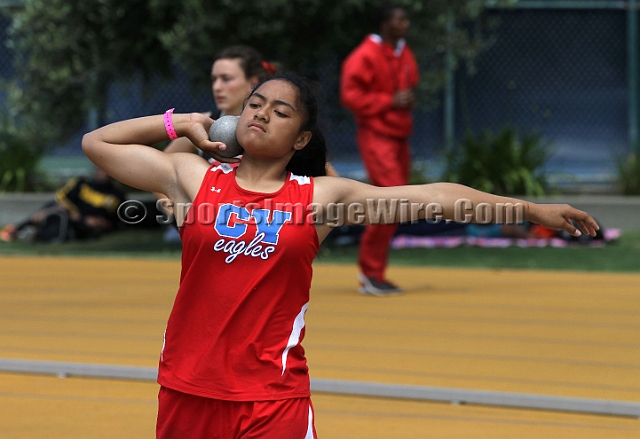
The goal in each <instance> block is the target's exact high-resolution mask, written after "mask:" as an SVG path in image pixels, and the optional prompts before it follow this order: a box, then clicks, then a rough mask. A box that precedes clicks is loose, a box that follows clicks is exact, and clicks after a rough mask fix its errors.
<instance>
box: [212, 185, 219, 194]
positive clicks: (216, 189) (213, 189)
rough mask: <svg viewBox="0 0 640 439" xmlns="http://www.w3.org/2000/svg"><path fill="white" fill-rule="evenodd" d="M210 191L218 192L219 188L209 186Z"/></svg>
mask: <svg viewBox="0 0 640 439" xmlns="http://www.w3.org/2000/svg"><path fill="white" fill-rule="evenodd" d="M211 192H216V193H220V188H216V187H215V186H211Z"/></svg>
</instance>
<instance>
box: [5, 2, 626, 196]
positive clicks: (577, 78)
mask: <svg viewBox="0 0 640 439" xmlns="http://www.w3.org/2000/svg"><path fill="white" fill-rule="evenodd" d="M560 4H561V6H562V7H560V8H557V7H552V6H553V5H555V6H558V5H560ZM627 4H628V2H623V1H615V2H607V3H606V5H605V3H604V2H585V1H562V2H560V1H557V2H548V1H547V2H535V1H534V2H532V1H529V2H527V1H524V0H523V1H521V2H520V3H519V7H517V8H512V9H492V10H489V11H488V12H487V13H488V14H490V15H492V16H494V17H496V18H498V19H499V23H500V25H499V26H498V28H497V30H496V33H495V42H494V43H493V44H492V45H491V46H490V47H489V48H488V49H487V50H486V51H484V52H483V53H482V54H481V55H480V58H479V59H478V60H477V62H476V63H475V66H474V71H475V73H473V74H468V73H467V71H466V69H465V68H464V67H465V66H462V68H461V69H459V70H458V71H457V72H456V73H455V80H454V81H453V87H452V88H450V89H449V90H448V91H445V92H443V93H447V92H449V93H453V94H454V95H453V97H454V99H453V100H452V102H454V103H455V111H453V112H450V114H452V115H453V116H452V117H453V120H452V121H451V120H449V121H448V122H450V123H449V124H447V121H446V120H445V119H446V118H447V113H446V112H445V111H444V110H443V107H442V106H440V107H438V108H436V109H435V110H431V111H423V110H420V109H418V110H416V112H415V131H414V134H413V135H412V137H411V145H412V151H413V156H414V159H415V160H416V161H417V162H424V163H426V164H427V167H426V169H427V173H428V174H429V177H432V178H435V179H437V178H438V177H439V173H440V172H441V171H442V167H443V152H444V151H445V149H446V148H447V141H446V139H447V137H448V136H447V133H445V126H454V127H455V128H454V131H453V133H454V135H455V138H457V139H460V138H461V137H462V136H463V133H464V132H465V130H467V129H471V130H474V131H476V132H477V131H479V130H482V129H485V128H492V129H494V130H497V129H498V128H500V127H502V126H504V125H505V124H507V123H511V124H513V125H514V126H517V127H519V128H520V129H523V130H525V131H532V130H540V132H541V133H542V135H543V137H544V138H545V139H546V140H548V141H550V142H552V145H553V148H554V155H553V157H552V158H551V161H550V162H549V164H548V169H547V171H548V172H549V175H550V177H551V178H552V179H555V181H556V183H559V184H561V183H562V182H573V183H578V184H604V185H606V184H610V183H611V182H612V181H613V178H614V177H615V175H614V174H615V160H616V157H618V156H620V155H622V154H625V153H627V152H628V151H630V150H631V145H630V139H629V132H630V121H629V119H630V118H629V106H630V102H631V101H630V88H629V76H628V71H629V68H628V67H629V63H628V59H629V56H628V53H629V47H630V44H629V38H628V36H629V33H628V31H629V29H628V10H627V8H626V6H627ZM589 5H591V6H589ZM603 5H605V6H606V7H605V6H603ZM528 6H529V7H528ZM612 6H613V7H612ZM9 24H10V23H9V21H8V19H7V18H6V17H4V16H2V15H0V36H1V37H3V41H4V40H6V30H7V27H8V26H9ZM11 64H12V58H11V53H10V51H9V50H8V49H7V48H6V47H5V46H4V45H0V76H1V79H7V78H10V77H11V76H12V75H13V74H14V73H13V68H12V65H11ZM338 67H339V60H337V59H336V60H333V61H329V62H327V63H326V64H325V66H324V68H323V70H321V71H319V72H318V73H317V75H316V76H317V77H318V78H319V79H320V80H321V82H322V84H323V89H324V92H325V96H324V98H323V100H324V102H325V106H324V108H325V109H326V111H325V115H324V128H325V132H326V134H327V139H328V142H329V145H330V148H331V151H332V156H333V157H332V161H333V163H334V164H335V166H336V168H337V169H338V171H339V172H341V173H342V174H345V175H349V176H353V177H356V178H359V177H363V176H364V173H363V171H362V167H361V165H360V160H359V158H358V153H357V149H356V145H355V128H354V125H353V119H352V117H351V115H350V114H349V113H348V112H347V111H346V110H345V109H343V108H341V107H340V104H339V101H338V96H337V93H338V77H337V75H336V72H337V71H338ZM202 74H203V76H205V75H208V71H203V72H202ZM631 99H633V98H631ZM442 101H443V102H444V101H445V99H444V97H443V99H442ZM214 105H215V104H214V101H213V98H212V95H211V90H210V89H209V88H206V87H200V88H198V89H194V88H193V87H192V86H191V85H190V84H189V83H188V82H187V80H186V75H184V74H183V73H182V72H181V71H180V69H176V72H175V75H174V79H173V80H172V81H170V82H167V81H161V80H159V79H158V80H153V81H152V83H150V84H148V83H147V84H145V83H144V82H143V79H142V78H138V79H136V80H133V81H131V82H129V83H127V84H113V86H112V88H111V92H110V97H109V102H108V105H107V113H106V118H107V122H111V121H116V120H121V119H125V118H129V117H138V116H144V115H148V114H158V113H162V112H164V111H165V110H166V109H167V108H171V107H175V108H176V111H179V112H180V111H185V112H186V111H208V110H211V109H212V108H213V107H214ZM0 108H2V109H3V110H6V109H5V108H4V94H3V91H2V90H0ZM451 122H453V125H452V124H451ZM88 128H89V127H87V129H88ZM82 134H83V133H82V132H81V133H77V135H76V136H75V137H74V138H73V139H72V140H71V141H69V142H68V143H67V144H65V145H60V147H59V148H57V149H56V150H55V151H54V152H53V154H52V156H53V158H54V159H55V158H56V157H57V158H58V162H57V163H58V164H57V165H56V168H57V169H64V167H65V166H64V163H70V162H72V161H73V160H74V159H75V158H77V157H82V152H81V150H80V139H81V136H82Z"/></svg>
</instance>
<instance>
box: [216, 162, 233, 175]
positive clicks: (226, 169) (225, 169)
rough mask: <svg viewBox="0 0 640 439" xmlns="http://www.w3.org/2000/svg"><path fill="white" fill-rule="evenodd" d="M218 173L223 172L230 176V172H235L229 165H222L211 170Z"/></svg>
mask: <svg viewBox="0 0 640 439" xmlns="http://www.w3.org/2000/svg"><path fill="white" fill-rule="evenodd" d="M216 171H222V172H224V173H225V174H228V173H229V172H231V171H233V168H232V167H231V166H230V165H229V163H220V164H219V165H218V166H216V167H215V168H211V172H216Z"/></svg>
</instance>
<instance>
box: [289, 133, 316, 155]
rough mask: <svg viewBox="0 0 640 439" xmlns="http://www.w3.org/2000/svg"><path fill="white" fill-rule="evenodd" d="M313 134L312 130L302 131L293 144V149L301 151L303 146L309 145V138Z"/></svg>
mask: <svg viewBox="0 0 640 439" xmlns="http://www.w3.org/2000/svg"><path fill="white" fill-rule="evenodd" d="M311 135H312V134H311V131H303V132H301V133H300V135H298V138H297V139H296V143H295V144H294V145H293V149H295V150H296V151H300V150H301V149H302V148H304V147H305V146H307V143H309V140H311Z"/></svg>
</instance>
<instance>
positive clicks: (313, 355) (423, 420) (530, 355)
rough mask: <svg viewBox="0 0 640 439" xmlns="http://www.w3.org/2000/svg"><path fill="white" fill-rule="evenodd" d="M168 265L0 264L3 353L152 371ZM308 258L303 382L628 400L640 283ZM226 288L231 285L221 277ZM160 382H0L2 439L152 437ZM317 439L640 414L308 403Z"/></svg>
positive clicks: (519, 427)
mask: <svg viewBox="0 0 640 439" xmlns="http://www.w3.org/2000/svg"><path fill="white" fill-rule="evenodd" d="M179 272H180V263H179V261H176V260H140V259H136V260H130V259H97V258H96V259H91V258H84V259H81V258H44V257H43V258H19V257H11V258H0V358H5V359H24V360H46V361H67V362H78V363H102V364H109V365H131V366H145V367H155V366H157V360H158V354H159V351H160V348H161V346H162V333H163V331H164V325H165V323H166V320H167V317H168V314H169V310H170V308H171V304H172V301H173V298H174V295H175V291H176V288H177V283H178V277H179ZM355 276H356V268H355V267H353V266H339V265H326V264H317V265H316V266H315V277H314V283H313V287H312V294H311V304H310V308H309V311H308V313H307V319H306V320H307V335H306V338H305V341H304V346H305V348H306V350H307V355H308V358H309V367H310V370H311V376H312V378H331V379H341V380H353V381H368V382H383V383H394V384H411V385H422V386H434V387H450V388H460V389H476V390H490V391H504V392H517V393H528V394H539V395H551V396H565V397H579V398H595V399H609V400H617V401H631V402H640V319H639V317H640V275H639V274H607V273H564V272H542V271H516V270H462V269H434V268H400V267H393V268H392V269H391V270H390V277H391V278H392V279H393V280H394V281H396V282H397V283H399V284H401V285H402V286H403V287H405V289H406V293H405V294H404V295H402V296H398V297H393V298H373V297H364V296H361V295H359V294H357V293H356V292H355V291H356V283H355ZM221 281H224V282H229V281H233V280H229V279H221ZM157 389H158V387H157V385H156V384H153V383H148V382H136V381H124V380H106V379H95V378H93V379H88V378H57V377H53V376H39V375H26V374H12V373H0V437H2V438H52V439H57V438H85V439H92V438H102V437H105V438H106V437H109V438H112V437H121V438H150V437H153V435H154V425H155V410H156V394H157ZM313 401H314V405H315V408H316V427H317V430H318V434H319V437H320V439H333V438H354V439H359V438H640V420H638V419H633V418H623V417H614V416H593V415H584V414H568V413H559V412H551V411H534V410H524V409H505V408H495V407H486V406H483V407H481V406H472V405H451V404H444V403H429V402H420V401H400V400H390V399H382V398H364V397H349V396H336V395H327V394H320V393H317V394H314V396H313Z"/></svg>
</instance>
